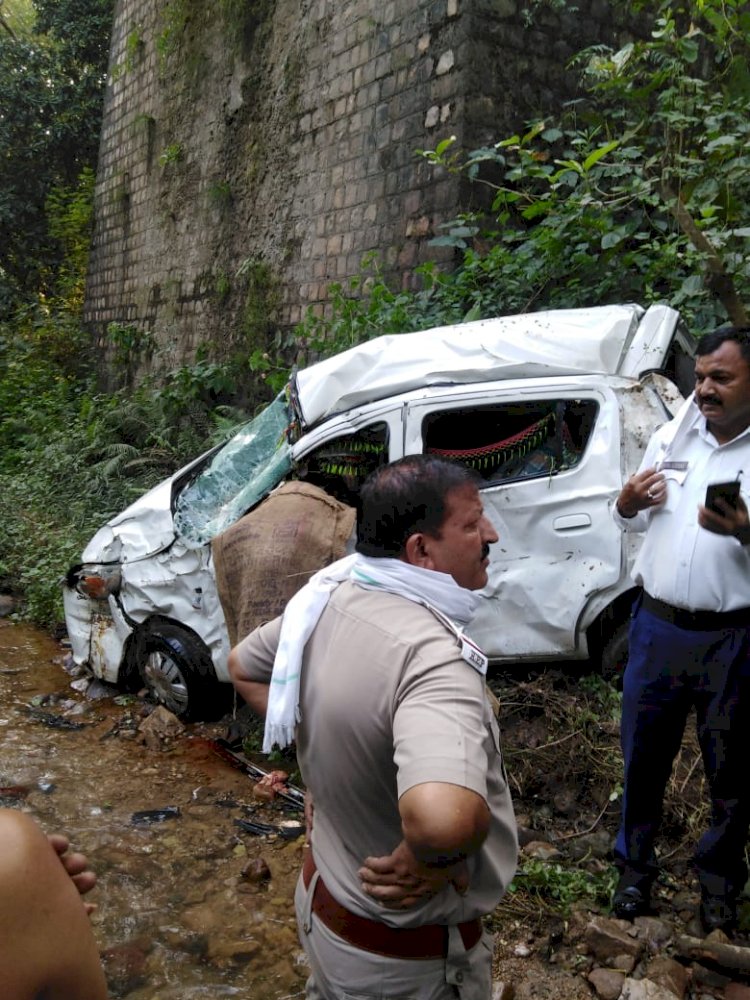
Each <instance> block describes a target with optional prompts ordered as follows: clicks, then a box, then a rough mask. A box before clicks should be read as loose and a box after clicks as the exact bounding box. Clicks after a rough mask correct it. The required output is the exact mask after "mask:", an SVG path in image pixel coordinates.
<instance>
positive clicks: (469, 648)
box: [458, 633, 489, 677]
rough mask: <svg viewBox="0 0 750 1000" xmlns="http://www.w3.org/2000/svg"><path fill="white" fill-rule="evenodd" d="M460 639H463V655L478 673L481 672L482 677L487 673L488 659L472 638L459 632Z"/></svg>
mask: <svg viewBox="0 0 750 1000" xmlns="http://www.w3.org/2000/svg"><path fill="white" fill-rule="evenodd" d="M458 637H459V639H460V640H461V656H462V658H463V659H464V660H466V662H467V663H468V664H469V665H470V666H472V667H474V669H475V670H476V671H477V673H479V674H481V675H482V677H484V676H486V674H487V664H488V662H489V661H488V659H487V657H486V656H485V655H484V653H483V652H482V650H481V649H480V648H479V646H477V645H476V643H473V642H472V641H471V639H467V638H466V636H465V635H461V634H460V633H459V636H458Z"/></svg>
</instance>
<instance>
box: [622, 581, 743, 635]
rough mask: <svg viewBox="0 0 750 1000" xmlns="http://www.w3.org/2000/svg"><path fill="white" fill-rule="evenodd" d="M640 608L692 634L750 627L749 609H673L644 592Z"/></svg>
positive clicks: (671, 606)
mask: <svg viewBox="0 0 750 1000" xmlns="http://www.w3.org/2000/svg"><path fill="white" fill-rule="evenodd" d="M641 607H642V608H643V610H644V611H648V612H649V614H652V615H655V616H656V617H657V618H661V619H662V621H665V622H670V623H671V624H672V625H676V626H677V627H678V628H686V629H692V630H693V631H694V632H719V631H720V630H721V629H724V628H747V627H748V626H750V608H735V610H734V611H688V610H687V608H675V607H674V606H673V605H672V604H667V603H666V602H665V601H659V600H657V599H656V598H655V597H652V596H651V594H647V593H646V591H645V590H644V591H643V599H642V602H641Z"/></svg>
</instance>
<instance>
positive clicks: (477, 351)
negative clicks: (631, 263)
mask: <svg viewBox="0 0 750 1000" xmlns="http://www.w3.org/2000/svg"><path fill="white" fill-rule="evenodd" d="M678 320H679V314H678V313H677V312H676V311H675V310H674V309H671V308H670V307H669V306H665V305H653V306H650V307H649V308H648V309H647V310H644V309H643V308H642V307H641V306H639V305H635V304H628V305H612V306H596V307H593V308H591V307H589V308H586V309H557V310H547V311H545V312H538V313H523V314H520V315H516V316H501V317H499V318H497V319H484V320H477V321H475V322H471V323H461V324H455V325H453V326H441V327H435V328H433V329H431V330H422V331H419V332H417V333H400V334H393V335H387V336H383V337H376V338H375V339H374V340H370V341H367V342H365V343H362V344H357V345H356V346H355V347H352V348H350V349H349V350H348V351H344V352H343V353H341V354H336V355H334V356H333V357H330V358H326V359H325V360H324V361H320V362H318V364H314V365H311V366H310V367H308V368H305V369H302V370H301V371H299V372H297V373H296V375H295V377H294V380H293V385H294V396H295V403H296V406H297V409H298V412H299V415H300V417H301V419H302V422H303V424H304V425H305V426H307V427H311V426H312V425H313V424H315V423H317V422H318V421H319V420H322V419H324V418H325V417H329V416H331V415H333V414H335V413H341V412H342V411H344V410H347V409H350V408H351V407H353V406H358V405H362V404H364V403H368V402H373V401H375V400H377V399H383V398H385V397H386V396H392V395H396V394H398V393H400V392H407V391H409V390H411V389H418V388H420V387H422V386H429V385H440V384H464V383H469V382H485V381H492V380H495V379H509V378H529V377H534V376H545V375H546V376H549V375H570V374H576V373H578V374H580V373H584V372H585V373H587V374H590V373H594V372H600V373H604V374H609V375H629V376H634V377H635V376H637V375H638V374H639V373H640V372H641V371H644V370H645V369H647V368H657V367H659V365H660V364H661V362H662V360H663V358H664V354H665V352H666V350H667V348H668V346H669V342H670V340H671V338H672V336H673V334H674V330H675V327H676V325H677V323H678Z"/></svg>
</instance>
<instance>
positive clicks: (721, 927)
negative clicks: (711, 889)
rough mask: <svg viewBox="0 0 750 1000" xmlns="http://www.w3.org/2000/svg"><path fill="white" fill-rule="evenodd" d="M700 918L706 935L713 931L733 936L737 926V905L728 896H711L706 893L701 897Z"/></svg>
mask: <svg viewBox="0 0 750 1000" xmlns="http://www.w3.org/2000/svg"><path fill="white" fill-rule="evenodd" d="M700 916H701V926H702V927H703V930H704V931H705V932H706V934H710V933H711V931H724V933H725V934H731V932H732V931H733V930H734V929H735V927H736V926H737V904H736V902H735V901H734V900H733V899H731V898H729V897H727V896H710V895H709V894H708V893H705V892H704V893H703V895H702V896H701V910H700Z"/></svg>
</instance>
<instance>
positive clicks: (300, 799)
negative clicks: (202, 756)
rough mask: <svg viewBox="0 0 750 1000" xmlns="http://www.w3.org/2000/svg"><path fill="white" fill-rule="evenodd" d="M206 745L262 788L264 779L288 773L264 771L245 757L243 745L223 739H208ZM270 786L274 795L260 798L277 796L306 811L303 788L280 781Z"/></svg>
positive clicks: (262, 795)
mask: <svg viewBox="0 0 750 1000" xmlns="http://www.w3.org/2000/svg"><path fill="white" fill-rule="evenodd" d="M206 744H207V745H208V746H209V747H210V748H211V749H212V750H213V751H214V753H216V754H218V755H219V757H222V758H223V759H224V760H226V761H228V762H229V763H230V764H232V765H233V766H234V767H238V768H239V769H240V770H241V771H244V772H245V774H247V775H249V776H250V777H251V778H256V779H257V780H258V785H260V786H261V787H264V786H263V779H264V778H269V777H270V775H273V774H285V773H286V772H284V771H270V772H269V771H264V770H263V768H262V767H258V765H257V764H254V763H253V762H252V761H251V760H249V759H248V758H247V757H246V756H245V754H244V753H243V752H242V750H241V748H240V747H241V744H239V745H235V744H233V743H228V742H227V741H226V740H223V739H207V740H206ZM286 777H287V778H288V775H286ZM269 784H273V786H274V787H273V792H274V794H273V795H272V796H265V795H264V794H263V793H261V795H260V796H257V797H258V798H261V797H263V798H275V797H276V796H278V797H279V798H281V799H284V800H285V801H286V802H289V803H291V804H292V805H294V806H297V807H298V808H300V809H304V806H305V793H304V792H303V791H302V789H301V788H297V787H296V786H295V785H290V784H289V783H288V782H286V781H285V782H284V783H279V782H278V781H275V782H269ZM258 785H256V786H255V787H256V788H257V787H258Z"/></svg>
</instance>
